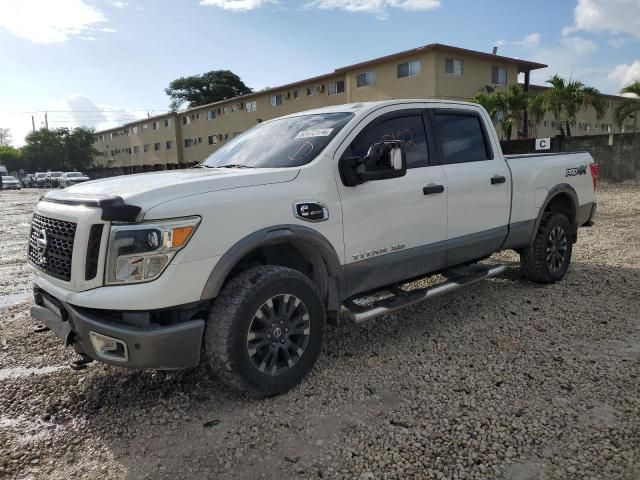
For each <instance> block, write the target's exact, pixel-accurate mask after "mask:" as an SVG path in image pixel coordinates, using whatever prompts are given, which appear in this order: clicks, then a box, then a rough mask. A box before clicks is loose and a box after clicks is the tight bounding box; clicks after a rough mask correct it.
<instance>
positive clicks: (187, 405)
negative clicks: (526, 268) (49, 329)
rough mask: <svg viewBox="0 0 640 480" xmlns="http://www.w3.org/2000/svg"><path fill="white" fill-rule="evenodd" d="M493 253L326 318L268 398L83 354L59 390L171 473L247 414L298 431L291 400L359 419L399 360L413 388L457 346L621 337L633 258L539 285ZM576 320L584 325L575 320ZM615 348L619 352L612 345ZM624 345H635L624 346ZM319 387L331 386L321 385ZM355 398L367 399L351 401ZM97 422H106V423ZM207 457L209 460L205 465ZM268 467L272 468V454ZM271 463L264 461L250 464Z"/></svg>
mask: <svg viewBox="0 0 640 480" xmlns="http://www.w3.org/2000/svg"><path fill="white" fill-rule="evenodd" d="M502 263H503V264H506V265H507V267H508V268H507V271H506V272H505V273H504V274H502V275H501V276H499V277H496V278H495V279H492V280H490V281H485V282H480V283H477V284H475V285H472V286H470V287H468V288H466V289H461V290H459V291H458V292H456V293H454V294H449V295H444V296H442V297H437V298H435V299H433V300H431V301H429V302H426V303H423V304H418V305H414V306H412V307H407V308H405V309H402V310H398V311H397V312H394V313H392V314H390V315H387V316H385V317H381V318H379V319H377V320H373V321H371V322H369V323H365V324H361V325H353V324H350V323H346V322H345V323H341V324H340V325H339V326H338V327H335V328H328V329H327V331H326V335H325V341H324V348H323V352H322V355H321V357H320V359H319V361H318V363H317V364H316V367H315V368H314V370H313V372H312V373H311V374H310V375H309V377H308V378H307V379H306V380H305V381H304V382H303V383H302V384H301V385H300V386H299V387H297V388H295V389H293V390H292V391H290V392H289V393H287V394H284V395H281V396H279V397H274V398H269V399H264V400H253V399H249V398H247V397H245V396H243V395H240V394H238V393H236V392H235V391H234V390H232V389H230V388H228V387H227V386H225V385H224V384H222V383H221V382H220V381H218V380H217V379H215V378H212V377H211V376H209V375H208V373H207V371H206V369H205V368H203V367H199V368H195V369H192V370H189V371H179V372H149V371H127V370H122V369H118V368H114V367H110V366H104V365H97V364H93V365H92V366H91V367H90V369H89V370H87V374H86V375H85V376H84V381H83V382H82V383H79V384H78V385H77V386H76V387H74V388H73V389H72V391H70V392H69V398H68V399H67V400H68V401H67V402H65V404H66V405H65V408H66V409H68V410H69V412H70V414H71V415H72V416H77V417H78V418H82V420H83V423H84V424H85V425H91V426H93V427H91V428H100V441H101V442H102V443H103V445H104V446H105V447H106V448H107V449H108V450H109V451H111V452H112V454H113V455H114V456H115V458H117V459H118V460H117V461H118V462H120V463H121V464H122V465H123V466H124V467H125V468H126V470H127V472H128V475H129V477H130V478H138V477H140V476H143V475H142V474H143V473H144V474H148V473H149V472H153V471H156V469H157V468H159V466H160V465H165V464H168V465H169V467H167V468H168V470H167V472H171V471H172V470H174V469H176V470H175V472H181V475H177V476H176V478H181V477H184V478H191V477H190V476H189V474H187V473H185V471H184V470H180V468H182V466H184V464H185V463H184V462H187V461H188V458H190V456H191V455H192V454H194V453H195V454H201V455H209V454H210V453H211V452H214V453H215V451H216V450H217V449H219V448H227V447H226V446H225V442H226V441H229V438H235V437H233V436H234V435H240V434H239V433H238V427H237V425H240V424H246V423H247V422H249V423H252V422H253V423H254V424H256V425H259V424H262V425H263V427H264V428H273V429H276V430H278V429H280V430H283V431H287V432H289V433H290V434H291V438H292V439H295V438H298V437H297V436H299V435H302V434H303V433H304V432H305V430H300V432H303V433H299V432H298V431H297V430H292V431H290V430H289V429H290V427H288V426H286V425H290V424H293V423H294V422H296V420H295V418H294V417H293V416H289V415H287V413H286V411H287V408H288V405H290V404H292V403H294V404H296V405H297V408H298V410H300V409H302V410H307V409H308V411H309V412H312V411H318V410H321V411H326V412H327V413H326V414H327V415H329V417H325V420H324V421H325V422H326V421H327V418H331V417H335V418H346V417H348V416H352V417H354V418H356V417H357V416H358V415H362V416H363V417H362V418H364V419H365V420H366V418H368V417H366V416H367V415H368V414H367V413H366V410H367V408H370V407H371V405H374V404H373V403H371V402H373V401H374V400H372V398H376V399H377V400H376V401H377V402H378V403H376V404H375V408H378V409H384V408H388V405H387V406H385V396H384V395H386V394H385V390H386V389H387V386H386V385H385V384H384V381H383V380H382V381H381V380H380V378H382V379H384V378H385V377H384V376H380V375H379V372H380V371H381V370H382V371H384V370H387V369H390V368H391V369H398V370H399V374H402V375H405V376H406V378H405V383H406V388H407V389H412V388H415V387H413V386H412V385H413V382H414V381H416V380H417V379H421V378H422V376H423V374H425V372H427V371H429V369H432V368H443V369H445V371H447V370H446V369H456V368H459V365H457V364H456V363H455V362H454V361H453V359H454V358H456V357H459V356H460V355H464V356H465V357H466V358H468V362H469V366H470V367H471V366H473V365H474V362H478V363H479V360H478V358H479V357H481V356H482V355H483V352H491V354H492V356H491V357H490V358H494V359H495V358H496V357H497V358H500V359H506V360H508V361H509V362H515V361H520V362H530V363H532V364H533V363H534V359H533V356H532V355H533V353H532V352H533V351H534V350H535V349H534V348H533V345H536V344H540V343H542V344H546V345H548V344H555V342H558V343H560V342H562V341H563V340H566V342H568V343H570V342H572V343H571V345H572V348H575V349H576V351H582V350H581V349H583V348H584V351H585V352H586V351H588V350H589V349H591V347H592V345H594V344H598V345H599V348H600V349H602V350H603V352H604V351H607V352H609V351H610V350H611V348H616V347H615V345H616V342H620V339H619V338H614V337H610V338H609V337H608V335H609V334H608V333H607V332H609V331H610V330H611V328H610V327H611V325H606V324H602V323H601V322H602V317H601V315H600V314H601V312H602V311H603V309H606V308H607V306H608V305H613V304H616V305H617V304H620V303H622V304H626V305H628V308H629V309H630V310H633V309H634V308H635V309H636V311H637V309H638V299H636V298H635V293H634V292H637V291H638V288H639V287H640V269H633V268H626V267H614V266H608V265H597V264H592V263H583V262H576V263H574V264H572V266H571V268H570V270H569V272H568V275H567V277H566V278H565V280H563V281H562V282H558V283H556V284H554V285H538V284H535V283H532V282H529V281H526V280H524V279H523V278H522V277H521V275H520V273H519V269H518V264H517V262H514V261H506V262H502ZM569 292H571V295H569ZM568 309H571V310H573V313H574V314H575V316H574V317H572V318H580V322H579V323H576V322H575V320H572V319H570V318H568V317H567V315H566V314H565V312H566V311H567V310H568ZM608 321H612V320H611V319H609V320H608ZM615 321H616V322H620V323H621V324H625V328H627V330H629V329H632V330H633V329H635V330H633V331H634V332H635V333H633V334H630V335H629V338H630V339H631V340H630V341H633V342H636V343H635V345H636V348H637V346H638V345H640V324H638V322H637V321H635V320H633V319H630V318H627V317H625V316H622V315H621V316H617V317H615ZM634 322H635V323H634ZM587 324H588V325H589V329H584V328H583V327H584V325H587ZM556 326H562V328H556ZM583 330H584V331H583ZM586 330H588V331H586ZM629 331H631V330H629ZM618 350H619V352H618V354H619V355H623V353H624V352H623V351H622V350H623V349H618ZM637 351H638V352H640V349H639V350H637ZM603 354H604V353H603ZM628 354H629V355H636V356H637V352H636V353H634V352H633V351H629V352H628ZM589 355H598V353H597V352H595V353H589ZM494 356H496V357H494ZM594 358H595V357H594ZM634 358H635V357H634ZM482 361H485V359H484V358H483V359H482ZM489 362H491V360H489ZM473 368H476V367H475V366H474V367H473ZM328 386H331V390H333V391H334V392H333V394H332V393H328V392H327V391H326V390H327V387H328ZM338 392H340V395H346V396H347V397H349V398H351V401H350V403H349V407H345V406H344V405H343V404H340V403H339V402H338V401H337V400H336V398H337V396H338ZM425 394H427V393H426V392H425ZM394 395H395V396H394ZM389 398H391V400H390V402H391V404H392V403H393V402H394V401H398V398H399V393H398V392H395V393H394V394H392V395H391V396H390V397H389ZM393 398H396V400H393ZM360 402H364V403H362V405H365V406H366V408H364V407H363V408H364V409H361V408H360V407H358V408H356V407H355V405H360ZM368 402H369V403H368ZM380 402H382V403H380ZM348 408H351V409H352V410H348ZM371 408H373V407H371ZM274 412H280V413H278V414H276V413H274ZM282 412H284V413H282ZM354 412H355V413H354ZM362 412H365V413H362ZM270 415H273V418H270ZM314 418H315V417H310V419H309V424H308V425H307V426H305V428H306V432H307V434H308V432H310V431H311V432H316V433H314V434H317V432H319V431H321V430H322V428H323V426H322V422H323V420H318V419H317V418H315V419H314ZM338 423H339V422H338ZM104 425H107V426H108V427H107V428H106V429H105V428H104ZM264 425H268V427H266V426H264ZM283 425H285V426H283ZM336 425H337V423H336ZM340 425H342V426H339V427H338V426H337V427H336V428H335V431H338V432H339V431H340V430H341V429H342V428H344V424H343V423H341V424H340ZM99 426H100V427H99ZM263 427H261V428H263ZM245 434H246V432H245ZM334 434H335V432H333V433H332V434H331V435H334ZM326 435H329V434H326ZM320 438H323V437H320ZM327 438H334V437H330V436H327ZM171 439H172V440H171ZM168 440H169V443H167V441H168ZM332 441H333V440H332ZM168 445H172V447H171V448H172V450H171V457H172V459H173V460H172V461H171V462H173V463H171V462H170V461H168V460H167V459H163V458H157V456H153V455H155V453H157V452H167V449H168ZM273 448H274V449H276V450H277V451H278V452H280V453H281V454H282V455H283V456H284V455H285V454H286V451H287V449H296V448H298V446H296V444H295V442H293V440H292V441H291V443H290V444H289V443H286V442H285V443H284V444H282V445H280V446H277V445H275V446H273ZM320 450H321V449H320ZM154 452H155V453H154ZM283 452H284V453H283ZM149 455H151V456H149ZM309 455H311V456H312V454H311V453H308V456H309ZM167 462H168V463H167ZM176 462H177V463H176ZM205 464H206V462H205ZM214 464H215V461H214V460H211V461H210V465H214ZM171 465H173V466H171ZM285 465H286V464H285ZM272 467H273V471H274V472H276V471H277V468H276V465H275V464H274V465H272ZM216 468H220V465H218V466H217V467H216ZM247 468H249V467H247ZM271 470H272V469H271V467H269V468H267V469H266V470H261V471H262V472H265V471H266V472H267V473H269V472H270V471H271ZM247 472H249V470H237V471H235V473H234V474H231V473H230V474H229V475H228V476H224V477H216V478H247V477H246V476H245V477H243V476H242V475H243V474H247V475H250V474H249V473H247ZM194 475H195V474H194ZM193 478H201V477H200V476H198V475H195V476H193ZM265 478H271V477H270V476H268V475H267V477H265Z"/></svg>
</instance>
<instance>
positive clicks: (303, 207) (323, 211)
mask: <svg viewBox="0 0 640 480" xmlns="http://www.w3.org/2000/svg"><path fill="white" fill-rule="evenodd" d="M293 215H294V216H295V217H296V218H299V219H300V220H304V221H305V222H324V221H325V220H329V209H327V207H326V206H325V205H324V204H322V203H320V202H316V201H312V200H310V201H306V202H295V203H294V204H293Z"/></svg>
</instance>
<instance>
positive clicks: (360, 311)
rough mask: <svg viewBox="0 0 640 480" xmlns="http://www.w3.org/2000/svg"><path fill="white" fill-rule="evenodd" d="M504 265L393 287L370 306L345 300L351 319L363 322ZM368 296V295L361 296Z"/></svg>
mask: <svg viewBox="0 0 640 480" xmlns="http://www.w3.org/2000/svg"><path fill="white" fill-rule="evenodd" d="M505 269H506V267H505V266H504V265H497V266H485V265H474V266H473V267H472V268H470V270H471V271H470V273H468V274H463V275H461V276H458V277H456V278H452V279H449V280H447V281H445V282H442V283H439V284H437V285H432V286H429V287H425V288H417V289H415V290H403V289H401V288H399V287H392V288H390V289H389V290H388V291H389V292H390V293H392V294H393V295H392V296H391V297H387V298H384V299H382V300H379V301H376V302H374V303H373V304H372V305H370V306H362V305H358V304H357V303H355V302H354V301H353V300H352V299H349V300H347V301H346V302H345V307H347V308H348V309H349V319H350V320H351V321H353V322H355V323H362V322H365V321H367V320H371V319H373V318H376V317H380V316H382V315H386V314H388V313H391V312H393V311H394V310H398V309H400V308H404V307H408V306H409V305H413V304H415V303H419V302H423V301H425V300H428V299H430V298H433V297H437V296H438V295H442V294H445V293H448V292H451V291H453V290H457V289H459V288H462V287H466V286H468V285H471V284H473V283H476V282H479V281H480V280H484V279H486V278H491V277H495V276H496V275H500V274H501V273H502V272H504V271H505ZM360 298H366V297H360Z"/></svg>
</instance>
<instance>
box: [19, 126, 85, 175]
mask: <svg viewBox="0 0 640 480" xmlns="http://www.w3.org/2000/svg"><path fill="white" fill-rule="evenodd" d="M25 141H26V145H25V146H24V147H22V157H23V163H24V164H25V166H26V167H27V168H28V169H29V170H31V171H34V172H39V171H47V170H63V171H70V170H86V169H87V168H89V167H91V165H92V162H93V157H94V155H95V153H96V151H95V149H94V148H93V141H94V133H93V130H92V129H88V128H85V127H79V128H74V129H73V130H69V129H68V128H58V129H55V130H48V129H46V128H41V129H40V130H36V131H35V132H31V133H29V134H28V135H27V136H26V138H25Z"/></svg>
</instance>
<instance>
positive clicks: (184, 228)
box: [106, 217, 200, 285]
mask: <svg viewBox="0 0 640 480" xmlns="http://www.w3.org/2000/svg"><path fill="white" fill-rule="evenodd" d="M199 223H200V218H199V217H188V218H178V219H173V220H165V221H158V222H150V223H139V224H136V225H114V226H112V227H111V235H110V238H109V250H108V253H107V278H106V283H107V285H118V284H122V283H140V282H148V281H150V280H153V279H155V278H157V277H158V276H160V274H161V273H162V272H163V270H164V269H165V267H166V266H167V265H168V264H169V262H170V261H171V259H172V258H173V257H174V255H175V254H176V253H177V252H178V251H179V250H180V249H182V248H183V247H184V246H185V245H186V244H187V242H188V241H189V239H190V238H191V237H192V236H193V233H194V232H195V231H196V228H197V227H198V224H199Z"/></svg>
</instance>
